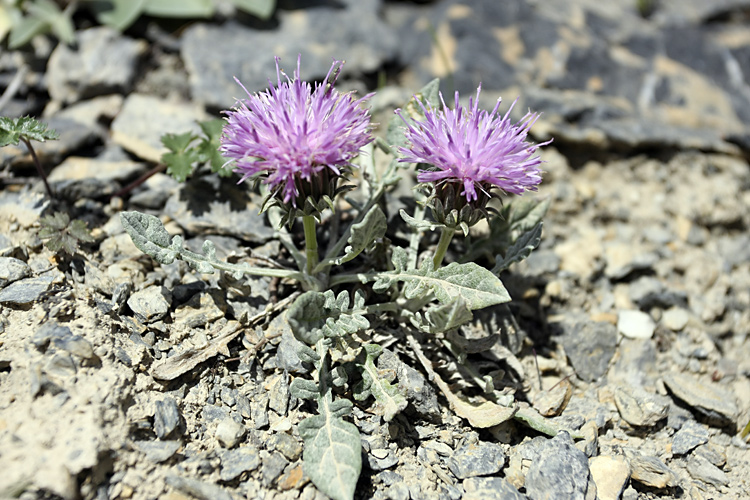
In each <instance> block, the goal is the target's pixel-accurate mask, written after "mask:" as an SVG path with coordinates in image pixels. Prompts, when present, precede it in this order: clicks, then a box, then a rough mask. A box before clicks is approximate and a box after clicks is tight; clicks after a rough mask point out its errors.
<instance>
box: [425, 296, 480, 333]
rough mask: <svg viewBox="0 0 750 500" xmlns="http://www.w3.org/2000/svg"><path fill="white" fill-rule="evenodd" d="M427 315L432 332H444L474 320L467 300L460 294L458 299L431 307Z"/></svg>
mask: <svg viewBox="0 0 750 500" xmlns="http://www.w3.org/2000/svg"><path fill="white" fill-rule="evenodd" d="M425 316H427V321H429V323H430V331H431V332H432V333H442V332H447V331H450V330H453V329H456V328H458V327H459V326H461V325H464V324H466V323H468V322H469V321H471V320H472V318H473V317H474V316H473V314H471V310H470V309H469V308H468V307H467V306H466V301H464V299H463V298H462V297H461V296H459V297H458V298H457V299H456V300H454V301H452V302H449V303H447V304H442V305H439V306H437V307H434V308H431V309H429V310H428V311H427V312H426V313H425Z"/></svg>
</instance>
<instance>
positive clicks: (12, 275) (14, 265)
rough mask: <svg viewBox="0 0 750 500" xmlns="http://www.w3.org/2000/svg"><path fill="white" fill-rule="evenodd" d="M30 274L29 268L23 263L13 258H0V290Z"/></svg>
mask: <svg viewBox="0 0 750 500" xmlns="http://www.w3.org/2000/svg"><path fill="white" fill-rule="evenodd" d="M30 274H31V268H30V267H29V266H28V264H26V263H25V262H24V261H22V260H19V259H14V258H13V257H0V288H3V287H5V286H7V285H9V284H10V283H13V282H14V281H18V280H20V279H22V278H25V277H27V276H29V275H30Z"/></svg>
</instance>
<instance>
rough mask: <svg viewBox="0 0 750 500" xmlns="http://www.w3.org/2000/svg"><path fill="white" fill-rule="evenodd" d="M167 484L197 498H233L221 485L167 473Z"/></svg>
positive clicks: (218, 499) (213, 499) (221, 499)
mask: <svg viewBox="0 0 750 500" xmlns="http://www.w3.org/2000/svg"><path fill="white" fill-rule="evenodd" d="M166 481H167V484H168V485H169V486H171V487H172V488H175V489H177V490H179V491H181V492H183V493H187V494H188V495H191V496H193V497H195V498H196V499H197V500H234V497H233V496H232V495H231V494H230V493H229V492H228V491H226V490H225V489H224V488H222V487H221V486H218V485H216V484H212V483H207V482H203V481H199V480H197V479H191V478H187V477H181V476H176V475H167V477H166Z"/></svg>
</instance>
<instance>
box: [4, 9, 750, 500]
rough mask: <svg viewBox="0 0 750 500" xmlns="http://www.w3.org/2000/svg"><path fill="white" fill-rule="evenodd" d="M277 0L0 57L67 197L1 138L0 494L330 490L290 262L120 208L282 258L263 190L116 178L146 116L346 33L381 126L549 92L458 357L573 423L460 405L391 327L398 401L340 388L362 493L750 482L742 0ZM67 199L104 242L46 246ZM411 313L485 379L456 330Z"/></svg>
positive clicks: (173, 111) (540, 100) (324, 60)
mask: <svg viewBox="0 0 750 500" xmlns="http://www.w3.org/2000/svg"><path fill="white" fill-rule="evenodd" d="M280 4H281V6H280V8H279V10H278V12H277V14H276V15H275V17H274V19H273V20H272V21H271V22H270V23H269V24H268V25H262V26H260V25H259V26H255V27H248V26H246V25H243V24H241V23H240V22H238V21H236V20H234V19H233V17H232V16H231V15H229V14H227V13H226V12H225V13H223V14H222V16H224V17H222V18H217V19H215V20H212V21H210V22H209V21H205V22H194V23H190V24H189V25H186V26H184V27H183V29H180V30H178V31H174V32H170V31H168V30H167V29H166V28H165V27H164V25H161V26H160V25H158V24H157V23H155V21H153V20H150V21H146V20H144V21H142V22H139V23H138V24H136V26H135V27H134V28H133V29H131V30H130V31H128V32H127V33H126V34H124V35H122V34H119V33H116V32H112V31H110V30H108V29H104V28H89V29H85V30H81V31H80V32H79V33H78V35H77V36H78V46H77V48H76V49H72V48H69V47H66V46H56V44H55V43H53V41H52V40H51V39H44V38H40V39H37V40H35V42H34V44H33V47H31V48H29V49H27V50H24V51H17V52H8V51H3V52H2V53H1V54H0V82H1V84H2V86H4V87H5V86H9V85H10V84H11V83H12V81H13V79H14V78H17V77H16V75H17V74H19V71H18V70H19V68H21V67H25V68H26V70H25V73H22V74H21V79H20V80H19V82H20V85H19V86H18V90H17V91H16V92H15V94H14V95H13V96H11V97H12V98H11V99H10V100H9V101H8V102H7V104H5V108H4V109H3V110H2V114H3V115H10V116H17V115H22V114H27V113H31V114H43V116H44V119H45V120H46V121H48V122H49V123H50V126H51V127H52V128H55V129H57V130H58V131H59V132H60V134H61V138H60V140H58V141H52V142H47V143H45V144H43V145H40V147H39V150H38V152H39V154H40V157H41V158H42V159H43V161H44V163H45V166H46V168H47V169H48V171H49V180H50V184H51V185H52V186H53V189H54V190H55V192H56V193H57V199H55V200H49V199H48V198H47V196H46V194H45V192H44V187H43V185H42V184H41V182H40V181H39V179H38V178H36V177H35V176H34V169H33V166H32V164H31V162H30V158H29V156H28V154H27V153H26V151H25V149H23V148H17V149H14V148H13V147H6V148H4V149H2V150H0V165H2V172H1V173H0V174H1V175H2V178H1V179H0V180H1V181H2V182H3V190H2V191H1V192H0V430H1V431H2V432H0V468H1V469H2V471H3V472H2V474H0V497H3V498H5V497H10V498H14V497H20V498H24V499H35V498H63V499H66V500H67V499H77V498H85V499H134V500H139V499H153V498H167V499H171V500H178V499H190V498H196V499H212V500H213V499H233V498H253V499H255V498H266V499H270V498H274V499H277V498H278V499H296V498H304V499H313V498H325V496H324V495H323V494H322V493H320V492H318V491H317V490H316V489H315V487H314V486H313V485H312V484H311V483H310V481H309V478H307V477H306V475H305V474H304V472H303V470H302V467H301V463H302V462H301V453H302V440H301V439H300V437H299V434H298V431H297V425H296V424H297V423H298V422H299V421H300V420H302V419H303V418H305V417H306V416H308V415H309V413H310V411H311V408H310V407H309V406H308V405H307V404H304V403H303V402H301V401H299V400H297V399H296V398H294V397H291V396H290V393H289V384H290V382H291V380H293V379H294V377H296V376H299V375H300V374H301V373H302V371H303V370H302V366H301V364H300V362H299V359H298V358H297V357H296V354H295V353H294V342H293V338H292V336H291V332H290V330H289V327H288V324H287V323H286V321H285V318H284V314H283V313H284V310H285V307H287V306H288V303H289V302H288V300H287V298H288V297H289V296H290V294H291V293H292V292H293V288H292V287H291V286H289V285H288V284H286V283H283V282H277V281H272V280H270V279H266V278H257V279H249V280H239V281H238V280H234V279H232V278H231V277H230V276H225V275H221V276H219V275H210V276H209V275H203V276H201V275H197V274H196V273H194V272H193V271H191V270H190V269H189V268H188V267H187V266H186V265H184V264H183V263H174V264H170V265H163V266H160V265H158V264H157V263H155V262H153V261H152V260H151V259H150V258H149V257H147V256H145V255H143V254H142V253H141V252H140V251H139V250H137V249H136V248H135V247H134V246H133V244H132V243H131V241H130V238H129V237H128V236H127V234H125V233H124V231H123V229H122V226H121V225H120V222H119V212H120V211H122V210H131V209H134V210H141V211H145V212H148V213H153V214H157V215H159V216H161V218H162V220H163V221H164V222H165V224H166V227H167V229H168V230H169V231H170V233H172V234H181V235H183V236H184V238H185V240H186V241H187V246H189V247H191V248H200V245H201V243H202V242H203V240H204V239H206V238H209V237H210V238H211V239H212V240H213V241H214V242H215V243H216V245H217V253H218V255H219V257H222V258H230V259H232V260H233V261H242V260H252V259H259V258H260V259H284V258H285V256H284V255H283V253H282V252H281V251H280V245H279V243H278V241H277V240H275V239H274V232H273V231H272V230H271V229H270V228H269V227H268V226H267V225H266V224H265V223H264V221H263V219H262V218H261V217H257V216H255V214H256V213H257V212H258V203H259V201H260V199H259V198H258V197H257V196H255V195H254V194H251V193H248V192H247V188H246V186H244V185H241V186H236V185H235V180H233V179H220V178H218V177H216V176H213V175H211V174H208V173H203V172H201V173H199V175H196V176H194V177H192V178H191V179H190V180H189V181H188V182H186V183H178V182H177V181H175V180H173V179H172V178H171V177H168V176H166V175H164V174H162V173H159V174H156V175H154V176H153V177H151V178H150V179H149V180H148V181H146V182H145V183H144V184H143V185H141V186H139V187H138V188H136V189H135V190H133V191H132V193H129V194H128V195H126V196H124V197H120V196H114V197H111V195H113V194H116V193H117V191H118V190H119V189H120V188H122V187H123V186H125V185H126V184H128V183H129V182H131V181H133V180H135V179H136V178H138V177H139V176H140V175H142V174H143V173H145V172H146V171H148V170H149V169H150V168H152V167H153V166H154V164H155V162H158V160H159V157H160V155H161V148H160V143H159V137H160V135H161V134H163V133H166V132H184V131H186V130H189V129H190V128H191V127H195V120H202V119H205V118H208V117H211V116H215V115H216V113H217V111H218V110H220V109H225V108H228V107H230V106H231V105H232V104H233V98H234V97H235V96H237V95H239V92H238V90H237V88H236V87H235V85H234V83H233V81H232V79H231V77H232V76H234V75H236V76H238V77H239V78H241V79H242V80H243V81H244V82H245V83H246V84H247V85H248V88H249V89H250V90H251V91H252V90H257V89H261V88H263V87H264V86H265V85H266V77H267V76H270V75H272V74H273V58H272V56H273V55H274V54H278V55H281V56H283V57H284V60H285V61H288V62H291V60H293V57H294V55H296V54H297V53H301V54H302V58H303V77H306V78H316V77H317V78H322V77H323V76H325V72H326V71H327V69H328V67H329V66H330V61H331V58H332V57H334V56H335V57H337V58H345V59H347V65H346V71H345V73H344V75H343V77H344V82H343V85H344V86H345V87H347V88H351V89H356V90H358V91H359V92H360V93H364V92H366V91H368V90H373V89H375V87H378V86H379V87H380V88H379V92H378V95H377V97H375V98H374V99H373V102H372V105H373V111H374V115H375V116H376V118H377V119H376V121H379V122H380V123H386V120H387V119H388V114H387V113H388V112H390V110H391V109H393V107H395V106H398V105H401V104H402V103H403V102H404V101H405V100H406V99H408V98H409V96H410V95H411V93H412V92H413V91H414V90H416V89H417V88H419V87H421V86H422V85H423V84H424V83H426V82H427V81H428V80H429V79H431V78H434V77H436V76H437V77H441V78H442V81H443V90H444V92H450V91H451V90H453V89H458V90H460V91H461V93H462V95H464V96H466V97H468V95H469V94H470V93H472V92H473V91H474V90H475V88H476V85H477V84H478V83H479V82H480V81H481V82H482V84H483V93H482V102H483V103H485V104H487V106H485V107H488V106H489V107H490V108H491V104H492V103H493V102H494V100H495V99H496V98H497V96H499V95H503V96H504V97H505V98H506V102H511V101H512V99H514V98H515V96H517V95H521V102H520V104H519V106H518V107H519V109H525V108H526V107H530V108H531V109H533V110H537V111H543V112H544V115H543V117H542V119H540V121H539V122H538V123H537V125H536V126H535V128H534V129H533V130H532V132H533V133H534V134H535V138H536V139H537V140H544V139H546V138H548V137H554V138H555V142H554V143H553V144H552V145H550V146H548V147H546V148H544V152H543V157H544V159H545V160H546V161H547V163H546V164H545V167H544V168H545V171H546V174H545V177H544V182H543V184H542V186H541V188H540V192H539V193H538V196H539V197H548V199H549V200H550V208H549V212H548V214H547V217H546V218H545V227H544V237H543V240H542V243H541V245H540V247H539V248H538V249H537V251H536V252H535V253H534V254H532V256H531V257H530V258H529V259H528V260H527V261H525V262H523V263H521V264H520V265H517V266H515V267H512V268H511V270H510V271H509V272H507V273H505V274H504V275H503V281H504V283H505V284H506V286H507V288H508V290H509V291H510V293H511V295H512V297H513V299H514V300H513V302H512V303H511V304H510V306H509V307H506V306H503V307H497V308H492V309H489V310H486V311H483V312H482V313H481V314H477V315H476V318H475V321H474V323H473V324H472V326H471V327H468V328H463V329H462V332H461V333H462V334H463V335H464V336H465V337H466V338H468V339H469V340H471V341H477V342H478V341H479V339H486V338H487V337H488V336H491V335H494V334H497V335H495V336H494V337H491V338H492V343H491V344H488V346H489V347H488V346H487V345H485V347H484V348H482V349H479V350H480V351H481V352H479V353H476V354H472V355H471V356H470V359H471V360H472V362H473V363H474V364H475V366H477V367H479V368H480V370H481V374H482V375H486V376H488V377H491V378H492V379H493V381H494V383H495V386H496V387H498V388H500V389H501V390H503V392H504V393H505V394H507V395H508V397H509V398H511V397H514V398H515V399H516V400H517V401H519V404H520V405H521V407H522V408H523V409H524V411H529V412H531V411H536V412H538V413H540V414H542V415H544V416H545V417H546V418H548V419H549V422H551V423H552V424H554V425H556V426H557V427H558V428H560V429H565V430H566V431H565V432H560V433H558V434H557V435H556V436H555V437H550V436H548V435H545V434H543V433H541V432H538V431H537V430H534V429H532V428H530V427H529V426H527V425H523V424H522V422H521V421H520V420H518V419H516V420H514V421H509V422H506V423H504V424H501V425H498V426H495V427H491V428H488V429H477V428H472V427H471V426H470V425H469V423H468V422H467V421H466V420H464V419H462V418H459V417H457V416H456V415H455V413H454V412H453V411H452V409H451V404H450V403H449V401H447V400H446V399H445V398H444V397H443V396H442V394H441V393H440V391H439V388H438V387H437V386H435V384H434V383H433V382H430V381H429V378H430V376H429V374H428V373H426V372H425V371H424V368H423V366H422V364H421V363H420V362H419V361H418V360H417V357H416V356H415V352H414V349H413V348H412V347H411V346H410V345H409V344H408V343H407V342H405V341H402V340H404V335H403V328H402V327H401V326H399V325H385V326H384V327H383V329H382V331H378V332H377V333H378V335H380V337H382V338H381V339H380V343H381V345H384V346H386V347H387V354H386V355H384V356H381V358H379V363H380V366H379V368H381V369H382V370H392V371H395V372H396V373H398V380H399V383H400V384H403V385H404V386H407V387H408V390H409V391H410V393H409V398H410V405H409V407H407V409H406V410H405V411H404V412H402V413H401V414H399V415H397V416H396V417H395V418H394V419H393V420H391V421H390V422H385V421H384V420H383V418H382V417H381V416H379V415H378V414H377V413H376V412H374V411H373V409H372V408H371V407H370V405H368V404H367V403H366V402H365V403H363V404H361V405H359V406H355V408H354V412H353V416H352V421H353V423H354V424H355V425H356V426H357V427H358V428H359V431H360V433H361V435H362V439H363V441H362V444H363V464H364V466H363V471H362V475H361V477H360V481H359V484H358V486H357V493H356V495H355V498H379V499H385V498H391V499H403V500H408V499H409V498H412V499H432V498H445V499H459V498H465V499H493V498H498V499H500V498H503V499H504V498H526V497H528V498H531V499H541V498H560V499H566V498H571V499H572V498H576V499H578V498H581V499H594V498H597V497H598V498H600V499H601V500H606V499H618V498H623V499H628V500H634V499H646V498H662V499H668V498H669V499H671V498H689V499H709V498H728V499H741V498H748V497H750V483H748V478H750V463H749V459H748V457H750V454H748V451H747V450H748V447H749V446H750V445H748V442H747V440H746V439H743V438H741V437H740V431H741V430H742V429H743V427H744V426H745V424H747V422H748V420H749V419H750V379H749V378H748V376H749V375H750V343H748V342H747V341H746V339H747V336H748V333H750V232H749V231H748V228H749V227H750V165H749V164H748V157H750V132H749V130H750V128H749V127H748V125H749V124H750V84H748V81H747V79H750V25H749V24H748V21H747V20H748V16H750V2H745V1H738V0H736V1H730V0H727V1H722V2H712V3H711V5H710V6H708V4H706V3H705V2H700V1H697V0H695V1H681V2H678V1H674V2H670V1H666V0H665V1H662V2H657V3H655V10H654V11H653V12H650V13H649V16H648V17H647V18H644V17H642V16H641V15H640V14H639V12H637V10H636V2H611V3H609V4H607V5H600V4H603V2H592V1H589V0H574V1H566V2H562V1H560V2H558V1H556V0H555V1H550V2H536V1H532V0H515V1H507V2H496V1H494V0H483V1H479V0H477V1H474V2H472V1H469V0H465V1H463V2H461V1H447V0H446V1H437V2H427V3H424V2H420V3H411V2H381V1H378V0H367V1H355V0H351V1H342V2H340V5H338V7H336V6H330V5H328V4H325V3H322V4H321V5H318V6H316V7H311V8H296V6H295V5H293V4H294V2H280ZM217 47H232V50H218V51H217V50H216V48H217ZM235 47H239V49H235ZM383 82H385V85H382V84H383ZM485 100H486V101H485ZM397 203H398V200H397V197H396V196H395V195H394V197H393V198H392V199H391V200H390V204H392V205H393V206H395V204H397ZM56 210H63V211H67V212H69V213H70V214H71V216H72V217H76V218H80V219H83V220H85V221H86V222H87V223H88V224H89V227H91V228H93V236H94V242H92V243H87V244H83V245H82V246H81V248H80V251H79V252H78V253H76V254H75V255H74V256H72V257H71V256H65V255H56V254H54V253H53V252H51V251H49V250H48V249H47V248H45V247H44V246H43V245H42V241H41V240H40V239H39V237H38V235H37V232H38V228H39V219H40V217H41V216H43V215H45V214H49V213H52V212H54V211H56ZM392 212H393V213H396V212H397V211H396V210H392ZM394 226H395V224H394ZM464 250H465V249H464V248H463V247H462V246H461V245H460V244H456V245H454V247H453V248H452V249H451V251H450V252H449V254H448V257H447V258H448V259H453V260H455V259H457V258H459V257H460V256H461V255H462V253H463V252H464ZM418 340H419V343H420V345H421V350H422V351H423V353H424V355H425V356H426V357H427V358H428V359H430V360H431V361H432V365H433V366H434V367H435V369H436V370H437V371H438V372H439V373H440V374H441V376H442V377H443V378H444V379H445V380H447V381H448V382H449V383H450V384H451V387H453V388H454V389H457V390H458V389H464V390H466V391H468V392H470V391H471V389H470V388H471V387H472V384H473V382H472V380H471V377H470V375H469V374H467V373H465V372H463V371H462V369H461V367H460V366H459V365H457V363H456V361H455V358H453V357H452V356H451V355H450V353H448V352H446V351H445V350H444V348H442V344H439V343H438V342H436V341H435V340H434V339H430V338H426V337H425V338H420V339H418ZM485 344H486V342H485Z"/></svg>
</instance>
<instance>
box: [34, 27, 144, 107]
mask: <svg viewBox="0 0 750 500" xmlns="http://www.w3.org/2000/svg"><path fill="white" fill-rule="evenodd" d="M76 38H77V40H76V42H77V47H76V48H75V49H74V48H72V47H71V46H70V45H68V44H66V43H61V44H58V45H57V47H56V48H55V50H54V51H52V54H51V55H50V58H49V62H48V64H47V73H46V77H47V78H46V81H47V89H48V91H49V94H50V96H51V97H52V99H54V100H55V101H60V102H63V103H70V102H75V101H79V100H81V99H83V98H87V97H93V96H96V95H103V94H109V93H120V92H121V93H127V92H128V91H129V90H130V88H131V86H132V85H133V83H134V81H135V77H136V74H137V67H138V62H139V60H140V59H141V58H142V57H143V56H144V55H145V53H146V51H147V49H148V45H147V43H146V42H145V41H144V40H133V39H131V38H128V37H126V36H123V35H122V34H121V33H119V32H118V31H117V30H115V29H113V28H110V27H106V26H101V27H95V28H89V29H86V30H80V31H78V32H76Z"/></svg>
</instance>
